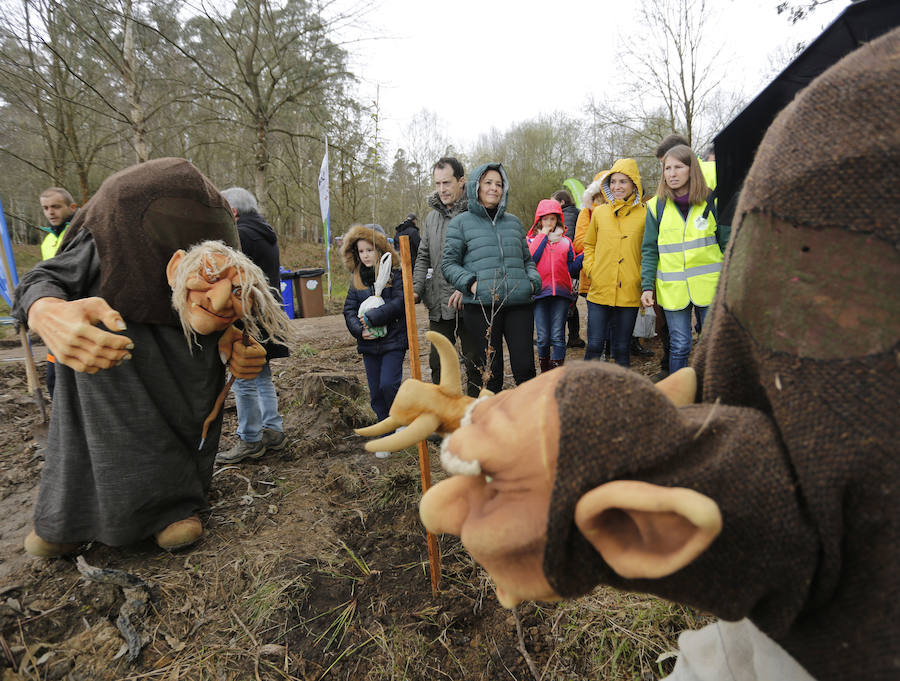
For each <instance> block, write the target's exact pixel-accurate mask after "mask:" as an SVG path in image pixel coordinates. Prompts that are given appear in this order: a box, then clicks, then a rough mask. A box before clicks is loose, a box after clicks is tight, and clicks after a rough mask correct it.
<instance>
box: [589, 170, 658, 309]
mask: <svg viewBox="0 0 900 681" xmlns="http://www.w3.org/2000/svg"><path fill="white" fill-rule="evenodd" d="M613 173H623V174H624V175H627V176H628V177H629V179H630V180H631V181H632V182H634V186H635V192H634V194H632V195H631V196H630V197H629V198H628V199H627V200H626V201H622V200H616V199H614V198H613V195H612V190H611V189H610V178H611V177H612V175H613ZM601 190H602V192H603V195H604V196H605V197H606V200H607V202H608V203H604V204H603V205H601V206H598V207H596V208H595V209H594V211H593V213H592V214H591V222H590V225H589V226H588V229H587V232H586V233H585V238H584V270H585V272H587V273H588V274H589V275H590V277H591V286H590V289H589V290H588V295H587V299H588V301H589V302H591V303H596V304H598V305H612V306H615V307H638V306H639V305H640V304H641V243H642V241H643V238H644V218H645V215H646V212H647V209H646V208H645V206H644V204H643V203H642V202H641V195H642V193H641V191H642V190H641V175H640V173H639V172H638V167H637V163H635V161H634V159H631V158H620V159H619V160H618V161H616V162H615V163H614V164H613V167H612V168H610V170H609V173H607V174H606V175H605V176H604V177H603V179H602V180H601Z"/></svg>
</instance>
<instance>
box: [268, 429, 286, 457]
mask: <svg viewBox="0 0 900 681" xmlns="http://www.w3.org/2000/svg"><path fill="white" fill-rule="evenodd" d="M262 443H263V444H264V445H265V447H266V450H267V451H273V452H277V451H278V450H279V449H284V446H285V445H286V444H287V436H286V435H285V434H284V433H282V432H281V431H280V430H273V429H272V428H263V431H262Z"/></svg>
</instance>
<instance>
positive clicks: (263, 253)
mask: <svg viewBox="0 0 900 681" xmlns="http://www.w3.org/2000/svg"><path fill="white" fill-rule="evenodd" d="M237 231H238V237H239V238H240V240H241V250H242V251H243V252H244V254H245V255H246V256H247V257H248V258H250V259H251V260H252V261H253V262H254V263H256V264H257V265H258V266H259V268H260V269H261V270H262V271H263V272H265V274H266V279H268V280H269V286H270V287H271V288H272V289H273V290H272V293H273V295H274V296H275V298H277V299H278V301H279V302H281V286H280V285H281V274H280V269H281V255H280V253H279V250H278V236H277V235H276V234H275V230H274V229H272V227H271V226H270V225H269V223H267V222H266V221H265V220H264V219H263V216H262V215H260V214H259V213H256V212H253V213H240V214H239V215H238V219H237ZM264 345H265V348H266V359H274V358H275V357H287V356H289V355H290V354H291V353H290V352H289V351H288V348H287V346H286V345H281V344H280V343H273V342H267V343H265V344H264Z"/></svg>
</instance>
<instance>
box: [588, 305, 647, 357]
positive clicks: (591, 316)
mask: <svg viewBox="0 0 900 681" xmlns="http://www.w3.org/2000/svg"><path fill="white" fill-rule="evenodd" d="M587 306H588V317H587V348H585V351H584V358H585V359H594V358H595V357H599V356H600V348H602V347H603V341H604V340H606V334H607V332H608V331H609V326H610V324H612V325H613V335H612V342H611V343H610V346H611V352H612V356H613V359H614V360H615V361H616V364H618V365H620V366H623V367H628V366H631V332H632V331H634V322H635V321H636V320H637V313H638V308H636V307H613V306H612V305H599V304H597V303H592V302H591V301H590V300H589V301H587Z"/></svg>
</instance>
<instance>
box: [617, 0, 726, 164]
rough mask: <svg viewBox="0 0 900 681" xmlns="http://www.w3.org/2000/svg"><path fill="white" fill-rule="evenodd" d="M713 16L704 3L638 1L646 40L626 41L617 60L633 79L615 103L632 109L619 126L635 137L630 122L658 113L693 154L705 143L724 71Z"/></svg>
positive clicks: (710, 133)
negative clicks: (625, 127)
mask: <svg viewBox="0 0 900 681" xmlns="http://www.w3.org/2000/svg"><path fill="white" fill-rule="evenodd" d="M712 11H713V8H712V6H711V5H710V4H709V3H707V0H659V1H653V0H642V2H641V4H640V7H639V9H638V16H639V19H640V22H641V24H642V32H643V35H644V36H645V37H644V38H643V39H642V40H640V41H633V40H627V41H625V44H626V47H625V49H624V51H623V53H622V54H621V61H622V67H623V68H622V70H623V72H625V73H631V74H632V78H631V79H629V82H628V85H627V91H626V93H623V94H625V96H624V97H622V98H621V99H620V101H628V102H629V103H630V104H631V105H632V111H631V112H630V113H631V114H632V116H631V117H630V118H631V121H630V123H629V122H627V121H623V122H622V124H623V125H630V127H631V128H632V129H633V130H634V131H638V130H640V128H641V125H640V124H638V125H635V124H634V121H635V120H637V121H643V120H647V119H648V118H650V117H652V116H655V115H657V113H658V112H659V110H660V109H662V111H663V112H664V115H665V118H666V120H667V122H668V125H669V129H670V131H673V132H674V131H677V132H680V133H682V134H683V135H684V136H685V137H686V138H687V139H688V141H689V142H690V143H691V144H692V145H693V146H695V147H698V148H699V147H701V146H703V145H705V144H708V143H709V141H710V139H711V138H712V136H713V133H714V130H715V128H714V123H713V122H712V121H710V120H709V118H708V116H709V114H710V113H711V112H713V111H714V110H715V109H717V108H719V107H715V108H714V105H715V103H716V99H717V98H719V97H721V92H722V90H724V85H725V83H726V66H727V65H726V64H725V63H724V61H723V56H722V55H723V43H722V41H720V40H716V32H715V30H714V22H711V21H710V17H711V12H712ZM627 93H631V95H630V96H629V95H628V94H627ZM726 116H727V114H726ZM722 117H723V115H722V112H721V111H717V118H720V119H721V118H722ZM656 141H658V138H657V140H656Z"/></svg>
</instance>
